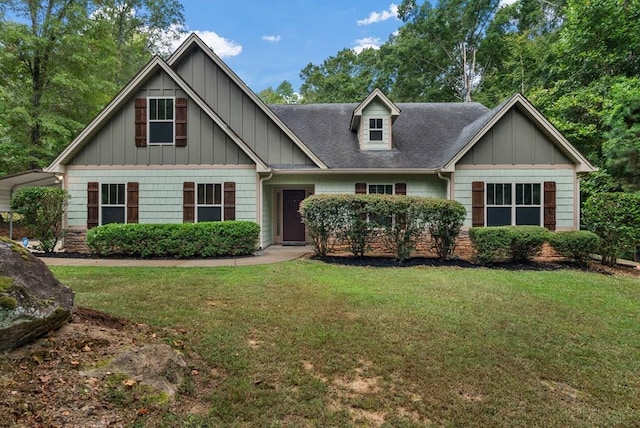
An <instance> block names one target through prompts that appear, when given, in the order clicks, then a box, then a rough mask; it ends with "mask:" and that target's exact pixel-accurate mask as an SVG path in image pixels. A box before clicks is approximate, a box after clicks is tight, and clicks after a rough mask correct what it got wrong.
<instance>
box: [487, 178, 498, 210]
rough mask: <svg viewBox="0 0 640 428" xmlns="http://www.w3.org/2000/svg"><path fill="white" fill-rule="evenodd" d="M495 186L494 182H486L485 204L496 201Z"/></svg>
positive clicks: (491, 203)
mask: <svg viewBox="0 0 640 428" xmlns="http://www.w3.org/2000/svg"><path fill="white" fill-rule="evenodd" d="M495 188H496V185H495V184H493V183H488V184H487V205H495V203H496V199H495V198H496V196H495Z"/></svg>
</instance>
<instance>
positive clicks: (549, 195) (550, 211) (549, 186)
mask: <svg viewBox="0 0 640 428" xmlns="http://www.w3.org/2000/svg"><path fill="white" fill-rule="evenodd" d="M544 227H546V228H547V229H549V230H551V231H554V230H556V182H555V181H545V182H544Z"/></svg>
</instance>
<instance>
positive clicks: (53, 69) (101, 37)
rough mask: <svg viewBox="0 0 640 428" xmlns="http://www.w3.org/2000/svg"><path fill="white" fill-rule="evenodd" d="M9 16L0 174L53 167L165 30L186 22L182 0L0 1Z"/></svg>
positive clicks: (1, 12) (0, 47)
mask: <svg viewBox="0 0 640 428" xmlns="http://www.w3.org/2000/svg"><path fill="white" fill-rule="evenodd" d="M113 11H119V12H120V14H113V13H111V12H113ZM7 12H8V13H7ZM5 13H7V14H6V15H9V16H11V17H12V19H11V20H9V19H6V18H4V19H2V21H0V105H1V106H2V107H0V110H1V112H2V113H3V114H2V116H0V128H4V129H6V130H7V134H8V135H10V136H11V139H10V140H9V142H8V146H4V147H2V148H1V149H0V150H1V151H2V152H3V153H10V154H11V158H10V159H11V161H10V162H7V163H3V164H0V173H8V172H15V171H16V170H20V169H25V168H38V167H42V166H44V165H46V164H48V163H49V162H50V161H51V159H52V158H53V157H54V156H55V155H56V154H57V153H59V152H60V150H61V149H62V148H63V147H64V146H65V145H66V144H67V143H68V142H69V141H70V140H71V139H72V138H73V136H74V135H76V134H77V133H78V132H79V130H80V129H81V128H82V127H83V126H85V125H86V124H87V123H88V122H89V120H91V118H92V117H94V116H95V114H97V112H98V111H99V110H100V109H101V108H102V107H103V106H104V105H105V104H106V103H107V102H108V101H109V99H111V97H112V96H113V95H115V93H116V92H117V90H119V89H120V87H121V86H122V85H123V84H124V83H125V82H127V81H128V80H129V79H130V78H131V77H132V76H133V75H134V73H135V72H137V70H138V69H139V68H140V67H142V65H143V64H144V63H145V62H146V61H148V59H150V57H151V55H152V50H151V46H155V44H156V41H157V39H158V37H159V36H158V35H159V34H160V33H159V30H160V28H163V26H165V27H166V26H167V25H174V24H175V25H177V24H179V23H181V22H182V6H181V5H180V4H179V3H178V2H177V0H129V1H124V0H102V1H99V2H98V1H94V0H39V1H33V0H0V16H6V15H5Z"/></svg>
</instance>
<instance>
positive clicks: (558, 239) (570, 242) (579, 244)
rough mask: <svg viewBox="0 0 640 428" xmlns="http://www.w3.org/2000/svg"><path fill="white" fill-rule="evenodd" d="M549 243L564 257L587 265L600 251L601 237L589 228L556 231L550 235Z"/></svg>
mask: <svg viewBox="0 0 640 428" xmlns="http://www.w3.org/2000/svg"><path fill="white" fill-rule="evenodd" d="M549 244H550V245H551V247H553V249H554V250H556V251H557V252H558V254H560V255H561V256H562V257H565V258H567V259H569V260H571V261H573V262H575V263H578V264H580V265H583V266H585V265H586V264H587V263H588V262H589V260H590V259H591V255H592V254H595V253H597V252H598V249H599V248H600V237H598V235H596V234H595V233H593V232H589V231H588V230H572V231H567V232H555V233H551V234H550V235H549Z"/></svg>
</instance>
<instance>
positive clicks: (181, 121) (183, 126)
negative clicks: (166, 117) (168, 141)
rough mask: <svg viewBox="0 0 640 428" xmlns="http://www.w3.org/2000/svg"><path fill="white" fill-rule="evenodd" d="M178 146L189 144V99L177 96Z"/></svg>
mask: <svg viewBox="0 0 640 428" xmlns="http://www.w3.org/2000/svg"><path fill="white" fill-rule="evenodd" d="M175 122H176V147H185V146H186V145H187V99H186V98H176V118H175Z"/></svg>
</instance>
